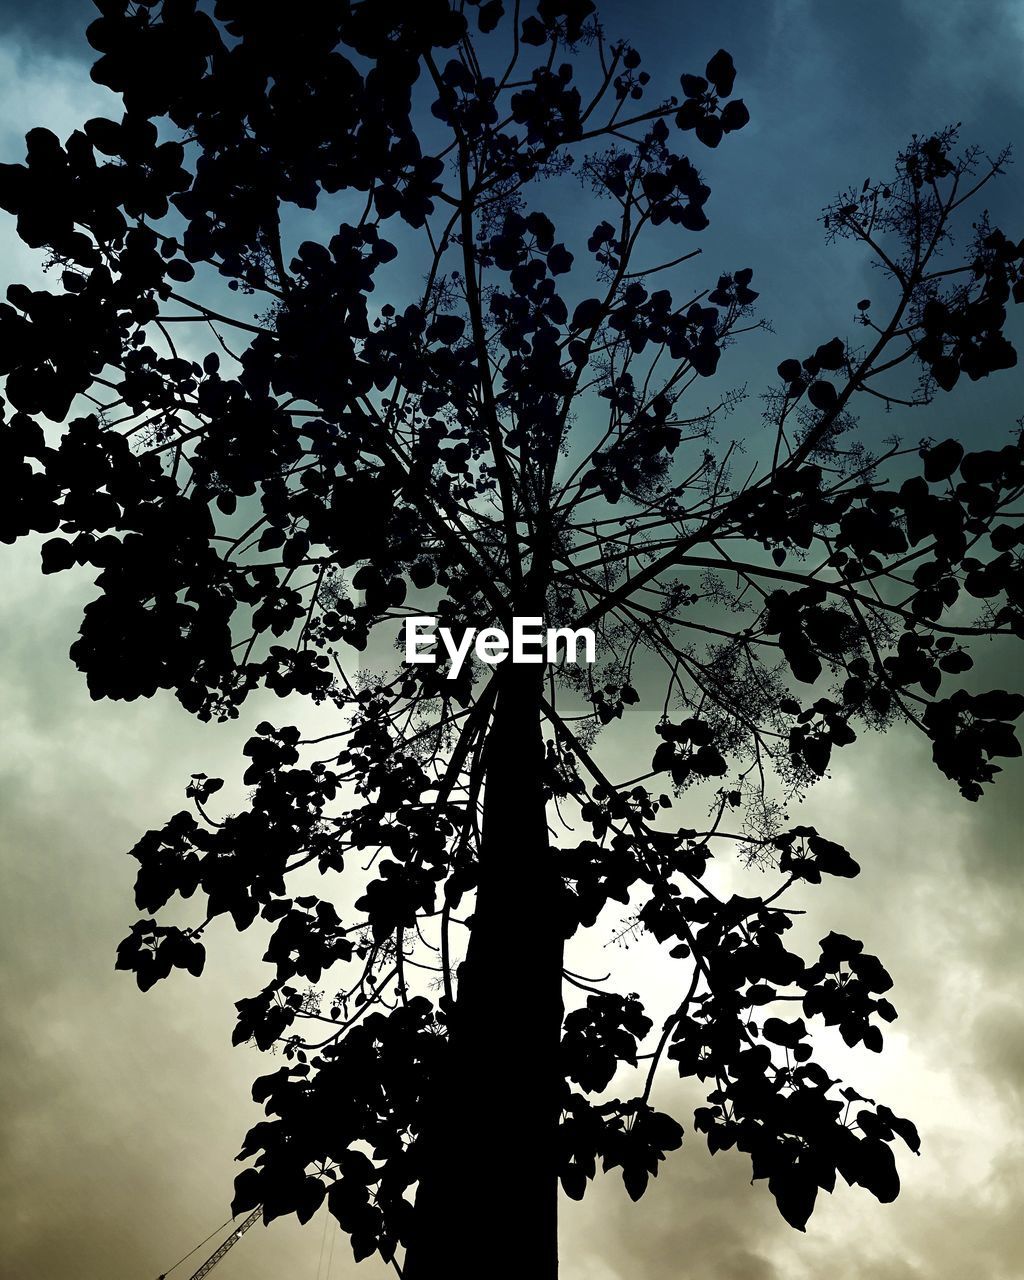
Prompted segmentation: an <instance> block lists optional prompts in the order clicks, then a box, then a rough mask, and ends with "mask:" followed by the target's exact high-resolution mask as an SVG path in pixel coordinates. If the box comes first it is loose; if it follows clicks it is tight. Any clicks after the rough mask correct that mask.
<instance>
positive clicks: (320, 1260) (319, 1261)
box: [316, 1213, 331, 1280]
mask: <svg viewBox="0 0 1024 1280" xmlns="http://www.w3.org/2000/svg"><path fill="white" fill-rule="evenodd" d="M330 1220H331V1215H330V1214H329V1213H325V1214H324V1229H323V1233H322V1234H321V1236H320V1257H319V1258H317V1261H316V1280H320V1270H321V1268H322V1267H323V1265H324V1246H325V1245H326V1243H327V1224H328V1222H330Z"/></svg>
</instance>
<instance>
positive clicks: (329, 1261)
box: [327, 1215, 338, 1280]
mask: <svg viewBox="0 0 1024 1280" xmlns="http://www.w3.org/2000/svg"><path fill="white" fill-rule="evenodd" d="M328 1216H330V1215H328ZM337 1239H338V1233H337V1231H332V1232H331V1251H330V1253H329V1254H328V1255H327V1280H331V1266H332V1265H333V1263H334V1245H335V1243H336V1241H337Z"/></svg>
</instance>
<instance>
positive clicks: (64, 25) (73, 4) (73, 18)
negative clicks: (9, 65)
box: [0, 0, 98, 60]
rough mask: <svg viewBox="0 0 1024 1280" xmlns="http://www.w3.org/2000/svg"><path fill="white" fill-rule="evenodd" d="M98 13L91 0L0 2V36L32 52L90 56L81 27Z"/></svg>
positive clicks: (5, 40)
mask: <svg viewBox="0 0 1024 1280" xmlns="http://www.w3.org/2000/svg"><path fill="white" fill-rule="evenodd" d="M97 16H98V14H97V11H96V6H95V5H94V4H92V3H91V0H47V3H46V4H18V3H17V2H16V0H3V2H2V3H0V40H3V41H4V42H12V41H14V42H17V43H18V44H21V45H23V46H25V47H26V48H28V49H30V50H31V51H32V53H33V54H36V55H38V54H39V53H51V54H57V55H61V56H69V57H74V58H83V59H88V60H91V59H92V58H94V57H95V56H96V55H95V52H94V51H93V50H92V49H91V48H90V46H89V42H88V41H87V40H86V38H85V28H86V27H87V26H88V25H89V23H90V22H92V21H94V20H95V19H96V17H97Z"/></svg>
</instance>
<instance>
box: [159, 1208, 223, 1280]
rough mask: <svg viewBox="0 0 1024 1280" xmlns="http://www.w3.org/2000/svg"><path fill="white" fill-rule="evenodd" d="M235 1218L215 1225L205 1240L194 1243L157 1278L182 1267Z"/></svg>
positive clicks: (161, 1277)
mask: <svg viewBox="0 0 1024 1280" xmlns="http://www.w3.org/2000/svg"><path fill="white" fill-rule="evenodd" d="M234 1220H235V1219H234V1217H233V1216H232V1217H230V1218H228V1219H227V1220H226V1221H225V1222H222V1223H221V1224H220V1226H219V1227H215V1228H214V1229H213V1230H212V1231H211V1232H210V1234H209V1235H208V1236H207V1237H206V1239H205V1240H200V1241H199V1243H198V1244H196V1245H193V1246H192V1248H191V1249H189V1251H188V1253H186V1254H183V1255H182V1256H181V1257H180V1258H179V1259H178V1261H177V1262H176V1263H175V1264H174V1266H173V1267H168V1268H167V1270H166V1271H164V1272H161V1274H160V1275H159V1276H158V1277H157V1280H167V1276H169V1275H170V1274H171V1272H172V1271H176V1270H177V1269H178V1267H180V1266H181V1264H182V1263H183V1262H184V1261H185V1260H186V1259H187V1258H191V1257H192V1255H193V1254H194V1253H195V1252H196V1250H197V1249H201V1248H202V1247H203V1245H204V1244H209V1242H210V1241H211V1240H212V1239H213V1237H214V1236H215V1235H219V1234H220V1232H221V1231H223V1230H224V1228H225V1227H226V1226H227V1225H228V1223H229V1222H234Z"/></svg>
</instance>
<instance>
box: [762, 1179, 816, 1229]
mask: <svg viewBox="0 0 1024 1280" xmlns="http://www.w3.org/2000/svg"><path fill="white" fill-rule="evenodd" d="M768 1190H769V1191H770V1192H771V1193H772V1195H773V1196H774V1197H775V1203H776V1204H777V1205H778V1207H779V1212H780V1213H781V1214H782V1216H783V1217H784V1218H785V1220H786V1221H787V1222H788V1223H789V1225H790V1226H791V1227H795V1228H796V1229H797V1231H805V1230H806V1229H807V1222H808V1219H809V1218H810V1216H811V1214H812V1213H813V1212H814V1202H815V1200H816V1199H817V1197H818V1184H817V1183H816V1182H815V1181H814V1179H813V1178H810V1177H808V1176H807V1174H805V1173H804V1172H803V1171H802V1170H800V1169H799V1168H796V1169H793V1170H791V1171H790V1170H786V1171H785V1172H779V1173H773V1174H772V1175H771V1176H770V1177H769V1179H768Z"/></svg>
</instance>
